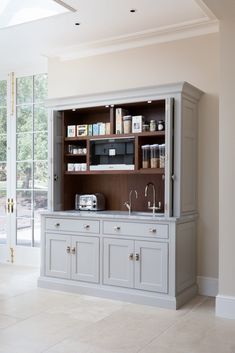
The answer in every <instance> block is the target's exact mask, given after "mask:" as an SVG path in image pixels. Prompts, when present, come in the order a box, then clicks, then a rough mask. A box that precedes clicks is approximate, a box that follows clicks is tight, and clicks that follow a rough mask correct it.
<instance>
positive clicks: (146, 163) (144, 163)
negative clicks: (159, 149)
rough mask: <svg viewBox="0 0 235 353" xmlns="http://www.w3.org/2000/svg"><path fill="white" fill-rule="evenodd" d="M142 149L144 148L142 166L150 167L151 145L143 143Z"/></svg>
mask: <svg viewBox="0 0 235 353" xmlns="http://www.w3.org/2000/svg"><path fill="white" fill-rule="evenodd" d="M141 149H142V168H149V152H150V146H149V145H143V146H141Z"/></svg>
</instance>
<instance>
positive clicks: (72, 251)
mask: <svg viewBox="0 0 235 353" xmlns="http://www.w3.org/2000/svg"><path fill="white" fill-rule="evenodd" d="M70 252H71V254H73V255H74V254H76V248H75V247H73V248H72V249H71V251H70Z"/></svg>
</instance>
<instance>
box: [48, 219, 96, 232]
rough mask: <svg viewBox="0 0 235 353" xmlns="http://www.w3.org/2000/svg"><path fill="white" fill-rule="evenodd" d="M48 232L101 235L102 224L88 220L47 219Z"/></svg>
mask: <svg viewBox="0 0 235 353" xmlns="http://www.w3.org/2000/svg"><path fill="white" fill-rule="evenodd" d="M46 230H50V231H52V230H54V231H57V232H58V231H62V232H74V233H87V234H91V233H94V234H99V232H100V222H99V221H95V220H87V219H71V218H70V219H65V218H63V219H61V218H47V219H46Z"/></svg>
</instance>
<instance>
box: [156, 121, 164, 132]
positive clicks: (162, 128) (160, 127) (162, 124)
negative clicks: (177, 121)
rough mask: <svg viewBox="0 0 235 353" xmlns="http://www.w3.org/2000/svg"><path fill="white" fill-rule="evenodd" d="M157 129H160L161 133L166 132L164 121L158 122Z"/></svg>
mask: <svg viewBox="0 0 235 353" xmlns="http://www.w3.org/2000/svg"><path fill="white" fill-rule="evenodd" d="M157 129H158V130H159V131H162V130H165V125H164V121H163V120H159V121H158V122H157Z"/></svg>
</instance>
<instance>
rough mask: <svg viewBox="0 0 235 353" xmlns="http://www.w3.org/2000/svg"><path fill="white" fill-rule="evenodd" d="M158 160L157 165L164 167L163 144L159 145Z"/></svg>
mask: <svg viewBox="0 0 235 353" xmlns="http://www.w3.org/2000/svg"><path fill="white" fill-rule="evenodd" d="M159 154H160V161H159V167H160V168H165V144H162V145H159Z"/></svg>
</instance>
